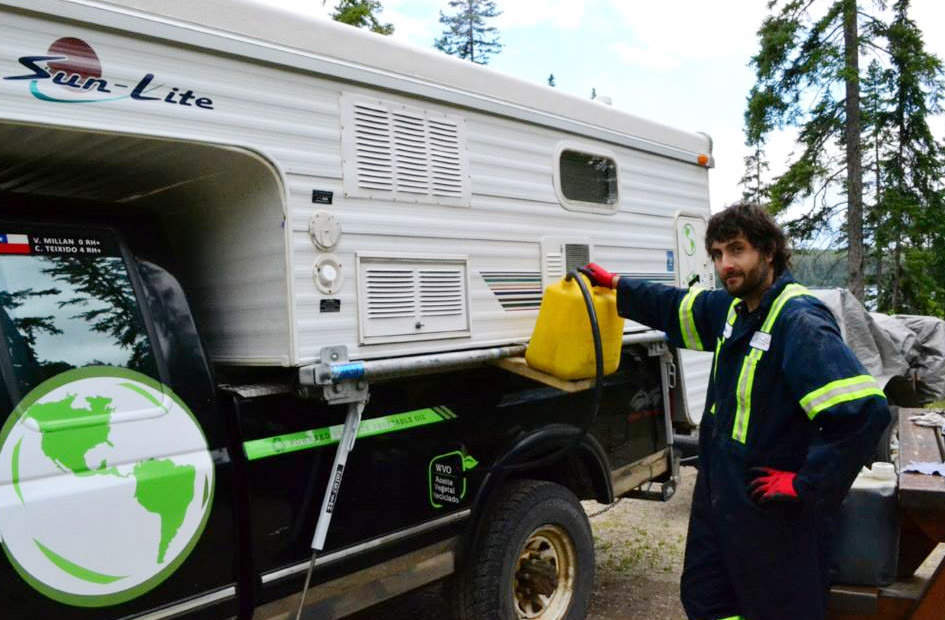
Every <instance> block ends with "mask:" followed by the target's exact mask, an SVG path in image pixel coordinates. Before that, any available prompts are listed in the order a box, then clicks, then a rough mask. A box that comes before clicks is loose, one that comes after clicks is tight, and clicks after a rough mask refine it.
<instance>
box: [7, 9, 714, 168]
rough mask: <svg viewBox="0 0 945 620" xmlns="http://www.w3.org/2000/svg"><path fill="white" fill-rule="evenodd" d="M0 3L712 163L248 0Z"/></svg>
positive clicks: (428, 52) (426, 57)
mask: <svg viewBox="0 0 945 620" xmlns="http://www.w3.org/2000/svg"><path fill="white" fill-rule="evenodd" d="M314 1H315V0H313V2H314ZM0 2H2V3H3V4H9V5H13V6H20V7H21V8H23V9H26V10H28V11H42V12H45V13H50V14H54V15H61V16H63V17H67V18H72V19H77V20H79V21H86V20H88V19H89V16H90V15H91V14H94V13H98V14H99V15H98V16H96V17H95V18H94V22H95V23H97V24H101V25H103V26H110V27H114V28H117V29H120V30H127V31H131V32H138V33H141V34H145V35H149V36H154V37H158V38H163V39H167V40H170V41H174V42H175V43H176V44H189V45H194V46H197V47H203V48H207V49H213V50H218V51H221V52H225V53H231V54H236V55H239V56H243V57H247V58H251V59H254V60H260V61H266V62H273V63H276V64H280V65H284V66H291V67H296V68H299V69H303V70H310V71H315V72H317V73H321V74H325V75H330V76H333V77H338V78H341V79H345V80H350V81H354V82H361V83H367V84H371V85H373V86H376V87H381V88H388V89H391V90H395V91H401V92H406V93H410V94H414V95H419V96H423V97H427V98H430V99H438V100H444V101H448V102H450V103H454V104H457V105H462V106H464V107H468V108H472V109H477V110H485V111H489V112H493V113H496V114H501V115H504V116H509V117H513V118H519V119H523V120H526V121H531V122H535V123H537V124H541V125H547V126H553V127H557V128H561V129H565V130H568V131H573V132H574V133H577V134H579V135H585V136H592V137H595V138H599V139H603V140H607V141H610V142H614V143H618V144H623V145H626V146H630V147H635V148H641V149H643V150H646V151H650V152H655V153H657V154H661V155H666V156H669V157H673V158H676V159H682V160H684V161H689V162H692V163H697V161H698V156H699V154H706V155H710V154H711V153H710V150H711V141H710V139H709V138H708V136H706V135H704V134H701V133H695V132H686V131H680V130H678V129H673V128H671V127H667V126H665V125H661V124H659V123H654V122H651V121H646V120H643V119H641V118H639V117H636V116H633V115H631V114H628V113H626V112H623V111H620V110H617V109H615V108H612V107H610V106H608V105H605V104H602V103H598V102H595V101H591V100H588V99H583V98H580V97H575V96H573V95H568V94H565V93H562V92H560V91H557V90H553V89H551V88H549V87H547V86H545V85H543V84H534V83H531V82H527V81H524V80H521V79H518V78H514V77H511V76H508V75H504V74H502V73H499V72H497V71H495V70H492V69H488V68H486V67H482V66H480V65H476V64H474V63H471V62H468V61H463V60H459V59H457V58H454V57H451V56H448V55H446V54H443V53H441V52H437V51H435V50H433V49H425V48H421V47H419V46H415V45H410V44H406V43H403V42H400V41H396V40H393V39H391V38H390V37H384V36H381V35H377V34H374V33H371V32H367V31H363V30H360V29H357V28H353V27H351V26H347V25H344V24H339V23H336V22H332V21H330V20H326V19H320V18H317V17H314V16H313V17H307V16H304V15H300V14H297V13H292V12H288V11H285V10H282V9H278V8H275V7H272V6H267V5H263V4H260V3H258V2H255V1H252V0H200V1H199V2H194V1H193V0H110V1H108V2H95V1H93V0H0ZM142 19H143V20H146V21H142ZM709 165H711V160H710V161H709Z"/></svg>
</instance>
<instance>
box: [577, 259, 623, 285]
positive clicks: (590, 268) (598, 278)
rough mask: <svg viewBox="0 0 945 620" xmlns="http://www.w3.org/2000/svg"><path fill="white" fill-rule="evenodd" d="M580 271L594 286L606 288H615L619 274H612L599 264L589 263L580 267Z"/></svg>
mask: <svg viewBox="0 0 945 620" xmlns="http://www.w3.org/2000/svg"><path fill="white" fill-rule="evenodd" d="M578 271H580V272H581V273H583V274H584V275H586V276H587V277H588V278H590V280H591V284H593V285H594V286H603V287H604V288H614V277H615V276H616V275H617V274H614V273H610V272H609V271H607V270H606V269H604V268H603V267H601V266H600V265H598V264H597V263H588V264H586V265H584V266H583V267H579V268H578Z"/></svg>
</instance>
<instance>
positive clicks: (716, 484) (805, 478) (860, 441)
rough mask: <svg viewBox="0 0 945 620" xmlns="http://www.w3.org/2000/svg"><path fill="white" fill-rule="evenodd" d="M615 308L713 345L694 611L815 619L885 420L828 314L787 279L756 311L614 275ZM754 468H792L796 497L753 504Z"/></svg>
mask: <svg viewBox="0 0 945 620" xmlns="http://www.w3.org/2000/svg"><path fill="white" fill-rule="evenodd" d="M617 304H618V311H619V313H620V314H621V315H622V316H624V317H626V318H628V319H631V320H634V321H638V322H640V323H643V324H645V325H648V326H650V327H652V328H656V329H660V330H662V331H664V332H666V334H667V335H668V336H669V339H670V342H672V343H673V344H675V345H676V346H682V347H686V348H690V349H697V350H701V351H715V359H714V360H713V366H712V374H711V376H710V381H709V390H708V393H707V396H706V408H705V413H704V414H703V416H702V422H701V424H700V428H699V474H698V477H697V479H696V487H695V490H694V493H693V500H692V513H691V515H690V521H689V534H688V539H687V543H686V560H685V566H684V569H683V576H682V584H681V586H682V598H683V605H684V607H685V608H686V613H687V614H688V615H689V618H690V619H691V620H720V619H725V618H733V617H736V618H737V617H743V618H746V619H747V620H820V619H822V618H823V617H824V613H825V609H826V601H827V594H828V590H829V580H828V568H829V567H828V564H827V558H828V548H827V545H828V543H829V540H830V527H831V525H832V521H833V518H834V516H835V514H836V511H837V509H838V508H839V506H840V503H841V502H842V500H843V497H844V496H845V495H846V493H847V491H848V490H849V488H850V485H851V484H852V483H853V479H854V478H855V477H856V474H857V473H858V472H859V470H860V468H861V467H862V466H863V465H864V464H865V463H867V462H868V460H869V459H870V457H871V456H872V455H873V453H874V451H875V449H876V446H877V442H878V440H879V437H880V435H881V434H882V432H883V430H884V429H885V428H886V426H887V425H888V423H889V409H888V407H887V403H886V399H885V396H884V395H883V392H882V390H881V389H880V387H879V386H878V385H877V384H876V382H875V381H874V380H873V378H872V377H871V376H870V375H869V374H867V372H866V371H865V369H864V368H863V366H862V365H861V364H860V363H859V361H858V360H857V359H856V357H855V356H854V355H853V353H852V351H850V349H849V348H848V347H847V346H846V345H845V344H844V343H843V340H842V338H841V336H840V330H839V329H838V327H837V324H836V321H835V320H834V318H833V315H831V314H830V311H829V310H828V309H827V308H826V306H824V305H823V304H822V303H821V302H820V301H819V300H817V299H816V298H815V297H813V296H811V295H810V294H809V293H808V292H807V290H806V289H805V288H804V287H802V286H800V285H798V284H796V283H795V282H794V280H793V278H792V277H791V274H790V272H785V273H784V274H782V275H781V276H780V277H779V278H778V279H777V280H776V281H775V282H774V284H773V286H772V287H771V288H770V289H768V291H766V292H765V294H764V295H763V297H762V300H761V303H760V305H759V307H758V308H757V309H756V310H755V311H754V312H748V311H747V308H746V307H745V304H744V303H743V302H741V300H738V299H736V298H733V297H732V296H731V295H729V294H728V293H727V292H726V291H725V290H713V291H702V290H698V289H690V290H688V291H687V290H685V289H677V288H673V287H669V286H665V285H662V284H654V283H650V282H646V281H642V280H634V279H629V278H621V279H620V281H619V284H618V287H617ZM752 467H771V468H774V469H779V470H783V471H791V472H797V477H796V478H795V489H796V490H797V492H798V496H799V498H800V501H798V502H771V503H767V504H764V505H759V504H757V503H755V502H754V501H752V499H751V498H750V496H749V494H748V483H749V481H750V480H751V479H752V478H753V477H754V474H753V473H752V472H750V471H749V469H750V468H752Z"/></svg>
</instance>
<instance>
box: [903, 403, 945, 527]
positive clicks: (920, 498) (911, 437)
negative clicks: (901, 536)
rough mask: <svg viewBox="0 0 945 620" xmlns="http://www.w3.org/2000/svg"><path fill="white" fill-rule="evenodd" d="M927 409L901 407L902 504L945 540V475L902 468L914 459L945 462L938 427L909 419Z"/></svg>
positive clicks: (918, 522) (908, 513)
mask: <svg viewBox="0 0 945 620" xmlns="http://www.w3.org/2000/svg"><path fill="white" fill-rule="evenodd" d="M925 412H926V411H925V410H924V409H900V410H899V466H900V467H899V506H900V509H901V510H902V512H903V513H904V514H905V515H908V517H909V518H910V519H911V520H912V521H913V522H914V523H915V524H916V525H917V526H918V527H919V528H920V529H921V530H922V531H923V532H924V533H925V534H926V535H927V536H928V537H929V538H930V539H932V540H934V541H945V477H942V476H934V475H933V476H930V475H926V474H917V473H905V472H903V471H902V470H903V468H904V467H905V466H906V465H908V464H909V463H910V462H912V461H915V462H920V463H921V462H924V463H941V462H942V454H941V452H940V450H939V443H938V439H937V438H936V435H937V434H938V433H940V431H939V429H937V428H934V427H929V426H918V425H917V424H915V423H914V422H912V421H911V420H909V418H910V417H911V416H915V415H921V414H922V413H925Z"/></svg>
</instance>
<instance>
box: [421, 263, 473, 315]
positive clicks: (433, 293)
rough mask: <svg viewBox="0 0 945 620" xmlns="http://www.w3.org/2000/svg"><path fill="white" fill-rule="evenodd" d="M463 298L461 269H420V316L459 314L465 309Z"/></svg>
mask: <svg viewBox="0 0 945 620" xmlns="http://www.w3.org/2000/svg"><path fill="white" fill-rule="evenodd" d="M465 300H466V291H465V290H464V287H463V274H462V272H461V271H459V270H451V271H430V270H421V271H420V315H421V316H425V317H427V316H458V315H461V314H462V313H463V311H464V309H465Z"/></svg>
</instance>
